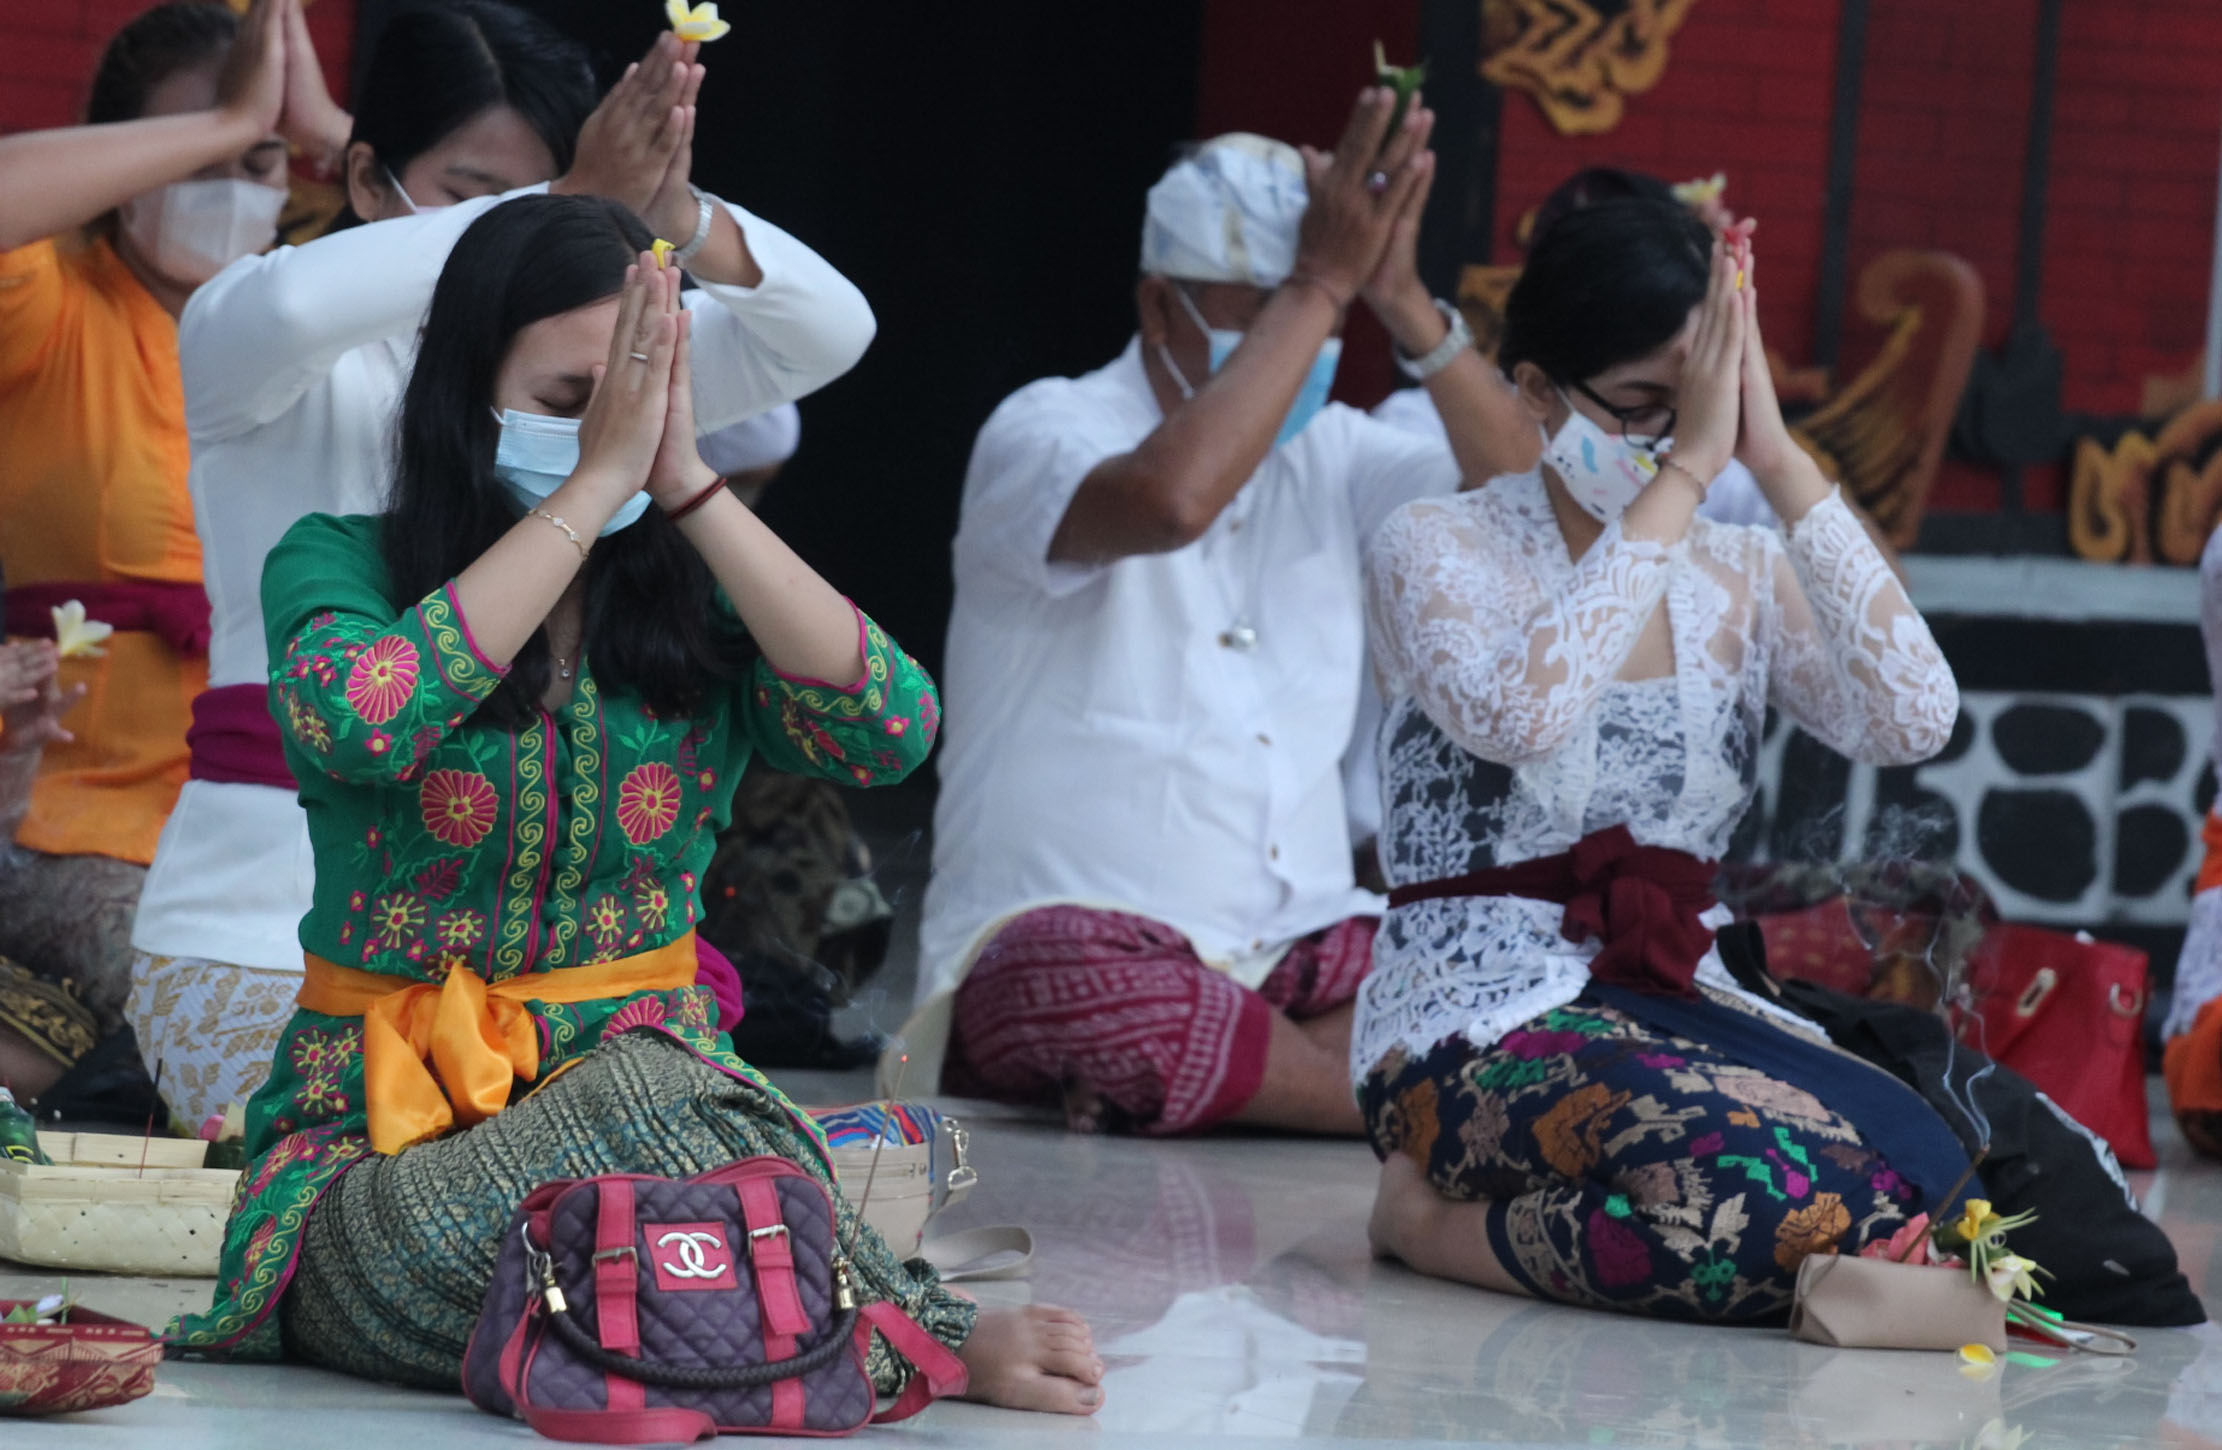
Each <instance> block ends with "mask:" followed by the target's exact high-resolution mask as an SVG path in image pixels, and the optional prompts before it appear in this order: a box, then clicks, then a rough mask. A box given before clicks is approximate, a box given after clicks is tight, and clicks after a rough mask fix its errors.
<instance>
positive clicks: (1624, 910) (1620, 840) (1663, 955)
mask: <svg viewBox="0 0 2222 1450" xmlns="http://www.w3.org/2000/svg"><path fill="white" fill-rule="evenodd" d="M1718 869H1719V863H1718V862H1714V861H1701V860H1699V859H1698V858H1697V857H1695V856H1692V855H1691V854H1690V853H1689V852H1687V851H1675V850H1669V849H1668V848H1666V847H1664V846H1639V845H1637V844H1636V839H1635V837H1633V836H1631V835H1630V834H1628V828H1627V827H1626V826H1608V827H1607V828H1606V829H1604V830H1602V831H1594V832H1592V833H1590V834H1589V835H1587V836H1584V837H1582V839H1581V840H1579V841H1576V842H1575V843H1574V846H1573V849H1572V850H1569V851H1562V852H1560V853H1559V854H1558V855H1556V856H1543V857H1539V858H1537V859H1536V860H1533V861H1521V862H1518V863H1516V864H1514V865H1511V866H1497V867H1492V868H1490V869H1488V870H1484V871H1471V872H1468V873H1467V874H1466V875H1464V876H1449V877H1445V878H1443V879H1442V880H1440V881H1420V882H1415V883H1413V884H1411V885H1409V886H1399V887H1397V888H1396V889H1395V890H1393V891H1391V892H1390V893H1389V905H1390V906H1392V907H1397V906H1409V905H1411V904H1412V903H1413V902H1415V901H1434V900H1440V899H1443V898H1446V897H1454V896H1519V897H1524V898H1526V899H1528V900H1530V901H1552V902H1557V903H1558V904H1560V905H1561V906H1564V907H1565V908H1566V911H1565V914H1564V915H1563V916H1562V917H1560V919H1559V935H1561V936H1563V937H1565V938H1566V939H1567V940H1568V941H1570V942H1577V943H1579V942H1585V941H1588V940H1590V939H1591V938H1592V937H1594V938H1596V939H1597V940H1598V941H1600V942H1602V943H1603V946H1602V948H1601V949H1600V950H1599V951H1598V953H1597V956H1596V959H1595V960H1593V961H1592V962H1591V963H1590V964H1589V974H1590V975H1591V976H1592V977H1594V978H1596V979H1597V980H1598V981H1600V982H1603V983H1605V984H1606V985H1608V986H1614V987H1625V988H1627V989H1628V990H1629V991H1631V992H1644V993H1649V994H1650V995H1652V996H1659V997H1683V998H1691V999H1694V998H1695V997H1696V996H1697V988H1696V987H1694V986H1693V985H1691V979H1692V978H1693V977H1695V976H1696V974H1697V964H1698V962H1699V961H1700V960H1702V959H1703V958H1704V956H1705V953H1706V951H1707V950H1708V949H1709V948H1710V947H1711V946H1712V945H1713V929H1712V928H1711V927H1709V926H1707V925H1705V923H1703V922H1702V921H1700V920H1698V918H1699V917H1700V916H1702V915H1703V914H1704V913H1705V912H1706V911H1708V910H1709V909H1711V907H1712V906H1713V904H1714V903H1713V877H1714V873H1715V872H1716V871H1717V870H1718Z"/></svg>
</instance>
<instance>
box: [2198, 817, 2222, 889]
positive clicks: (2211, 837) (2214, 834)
mask: <svg viewBox="0 0 2222 1450" xmlns="http://www.w3.org/2000/svg"><path fill="white" fill-rule="evenodd" d="M2199 839H2200V841H2202V842H2203V843H2205V845H2206V848H2207V856H2206V859H2205V860H2204V861H2201V862H2200V863H2199V884H2198V887H2197V889H2198V890H2200V891H2206V890H2209V889H2211V888H2213V887H2216V886H2222V818H2218V817H2217V816H2216V815H2215V813H2214V812H2213V811H2208V812H2207V818H2206V820H2205V822H2204V823H2203V824H2201V825H2200V827H2199Z"/></svg>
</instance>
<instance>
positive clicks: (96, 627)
mask: <svg viewBox="0 0 2222 1450" xmlns="http://www.w3.org/2000/svg"><path fill="white" fill-rule="evenodd" d="M115 632H116V627H115V626H114V625H112V624H102V623H101V622H100V621H99V620H97V619H87V618H86V617H85V605H84V602H83V601H82V600H77V599H72V600H70V601H69V603H67V604H57V605H55V606H54V642H55V643H56V644H58V645H60V646H61V647H62V658H63V659H65V660H97V659H99V658H100V657H101V656H102V655H104V654H106V653H107V651H106V650H104V649H102V648H101V647H100V645H101V641H102V640H105V639H106V638H108V636H109V635H112V634H114V633H115Z"/></svg>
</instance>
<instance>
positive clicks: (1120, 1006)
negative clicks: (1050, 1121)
mask: <svg viewBox="0 0 2222 1450" xmlns="http://www.w3.org/2000/svg"><path fill="white" fill-rule="evenodd" d="M1378 925H1379V922H1378V921H1377V920H1376V919H1375V918H1373V917H1355V918H1352V919H1351V920H1349V921H1344V922H1338V923H1336V924H1335V925H1334V926H1331V927H1328V928H1327V929H1326V930H1324V931H1319V932H1314V933H1313V934H1312V935H1310V936H1308V937H1304V938H1303V939H1301V940H1299V941H1298V942H1297V943H1296V945H1295V946H1293V947H1291V948H1290V949H1289V952H1288V955H1287V956H1285V957H1283V958H1282V959H1281V961H1280V964H1279V965H1277V966H1276V967H1275V968H1274V969H1273V974H1272V975H1271V976H1269V977H1267V978H1266V980H1265V982H1264V983H1263V984H1262V985H1261V986H1260V987H1259V989H1258V990H1257V991H1254V992H1253V991H1251V990H1250V989H1249V988H1247V987H1245V986H1243V985H1242V984H1241V983H1239V982H1237V981H1235V980H1233V979H1232V978H1230V977H1227V976H1225V975H1223V974H1221V973H1219V972H1215V971H1213V970H1212V969H1211V968H1210V967H1208V966H1206V965H1204V962H1203V960H1202V958H1201V957H1199V956H1198V955H1197V954H1196V949H1195V947H1193V946H1191V945H1190V944H1189V941H1188V938H1187V937H1185V936H1183V935H1182V934H1181V933H1179V932H1178V931H1175V930H1174V929H1173V928H1172V927H1169V926H1167V925H1165V924H1164V923H1162V922H1157V921H1152V920H1150V919H1149V918H1147V917H1142V916H1134V915H1131V914H1129V913H1126V912H1119V911H1099V910H1095V909H1092V908H1089V907H1082V906H1048V907H1043V908H1041V909H1040V910H1038V911H1030V912H1027V913H1026V914H1025V915H1023V916H1020V917H1018V918H1016V919H1014V920H1013V921H1011V922H1010V923H1009V924H1008V925H1006V926H1005V927H1004V928H1003V929H1002V930H1001V931H999V932H997V933H996V935H995V937H994V939H993V940H991V941H990V942H989V943H988V944H987V945H986V946H985V947H984V948H982V949H981V952H980V957H979V961H978V962H977V963H976V964H975V965H974V967H973V969H972V972H971V974H970V975H969V976H967V977H966V978H965V979H964V984H963V985H962V986H961V987H959V988H958V989H957V999H956V1020H955V1026H954V1030H953V1032H952V1033H951V1036H950V1043H949V1056H948V1062H947V1066H946V1067H945V1068H944V1071H943V1075H942V1088H943V1090H944V1091H946V1092H952V1093H960V1094H967V1095H972V1096H979V1097H989V1098H995V1099H998V1100H1001V1101H1006V1102H1023V1103H1056V1102H1058V1101H1059V1100H1060V1097H1061V1094H1062V1093H1063V1091H1064V1090H1065V1089H1066V1088H1067V1087H1068V1086H1075V1087H1079V1088H1082V1089H1084V1090H1086V1091H1088V1092H1092V1093H1094V1094H1096V1095H1098V1096H1100V1097H1101V1098H1102V1099H1103V1101H1104V1102H1105V1103H1106V1104H1107V1105H1108V1107H1109V1109H1110V1111H1109V1112H1108V1113H1107V1114H1106V1115H1105V1116H1106V1117H1107V1118H1108V1119H1109V1120H1110V1122H1109V1123H1107V1124H1106V1125H1107V1126H1112V1125H1115V1126H1118V1127H1121V1128H1127V1129H1131V1130H1132V1131H1134V1132H1139V1133H1147V1134H1150V1135H1153V1136H1164V1135H1171V1134H1177V1133H1194V1132H1199V1131H1201V1130H1203V1129H1205V1128H1209V1127H1211V1126H1212V1125H1214V1124H1216V1123H1220V1122H1224V1121H1225V1120H1226V1119H1228V1118H1229V1117H1232V1116H1233V1115H1234V1114H1235V1113H1236V1112H1238V1111H1240V1110H1241V1108H1242V1106H1243V1105H1244V1104H1246V1103H1247V1102H1249V1101H1250V1099H1251V1098H1252V1097H1255V1096H1256V1095H1257V1091H1258V1087H1259V1085H1260V1084H1261V1083H1263V1082H1264V1080H1265V1053H1266V1044H1267V1042H1268V1040H1269V1038H1270V1034H1271V1022H1272V1017H1271V1014H1272V1013H1274V1012H1280V1013H1282V1014H1284V1015H1286V1016H1288V1017H1291V1018H1294V1019H1296V1020H1298V1021H1302V1020H1303V1019H1305V1018H1307V1017H1317V1016H1320V1015H1322V1014H1323V1013H1327V1012H1331V1011H1333V1010H1334V1009H1335V1008H1337V1007H1340V1006H1342V1005H1343V1004H1345V1003H1347V1002H1349V1001H1350V1000H1351V999H1352V998H1354V997H1355V996H1356V995H1357V993H1358V984H1359V982H1361V981H1362V980H1364V978H1365V975H1366V972H1367V970H1368V968H1370V967H1371V966H1372V965H1373V933H1374V929H1375V927H1377V926H1378Z"/></svg>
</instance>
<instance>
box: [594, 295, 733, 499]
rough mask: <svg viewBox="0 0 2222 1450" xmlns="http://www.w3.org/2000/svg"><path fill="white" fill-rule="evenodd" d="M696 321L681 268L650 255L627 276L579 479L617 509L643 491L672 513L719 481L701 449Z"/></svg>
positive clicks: (600, 370)
mask: <svg viewBox="0 0 2222 1450" xmlns="http://www.w3.org/2000/svg"><path fill="white" fill-rule="evenodd" d="M691 323H692V319H691V318H690V317H689V316H688V315H687V311H686V309H685V308H683V307H681V306H680V305H679V269H678V268H676V267H665V266H659V265H658V264H657V261H656V258H655V256H654V255H653V254H652V253H648V252H643V253H641V254H640V256H639V258H638V259H637V260H636V261H635V262H634V263H633V265H632V266H631V267H629V268H627V269H626V272H625V290H624V291H623V292H622V293H621V294H620V295H619V299H618V308H617V325H616V327H615V328H614V329H612V331H611V333H610V351H609V358H608V360H607V361H606V362H603V363H600V364H597V365H596V367H595V369H594V379H595V386H594V396H593V398H592V399H591V400H590V401H589V402H588V403H587V405H586V412H585V414H584V415H583V416H582V417H581V418H580V420H579V472H578V474H577V475H575V476H576V477H578V478H584V479H587V480H590V481H591V483H592V485H593V487H594V488H595V489H596V491H597V496H598V497H602V498H604V499H605V500H606V501H607V502H608V503H609V504H610V506H611V508H612V509H615V508H616V507H617V506H619V505H621V504H623V503H624V502H625V501H626V500H628V499H630V498H631V497H632V496H633V495H634V494H635V493H638V492H639V491H641V490H642V489H646V490H647V491H648V496H649V498H650V499H651V500H652V501H653V502H654V503H655V504H656V505H657V506H658V507H660V508H662V509H664V510H665V511H667V512H668V511H670V510H672V509H675V508H677V507H679V506H680V505H682V504H684V503H686V502H688V501H689V500H691V499H693V498H694V497H695V496H696V495H698V494H699V493H700V492H701V491H702V490H703V489H705V488H707V487H709V486H710V485H711V484H712V483H714V482H716V480H717V475H716V474H715V473H714V472H712V471H711V469H710V466H709V465H708V464H706V463H704V462H703V461H702V459H701V456H700V454H699V453H697V452H696V449H695V437H694V393H693V374H692V372H691V370H690V368H689V363H688V333H689V330H690V326H691Z"/></svg>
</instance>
